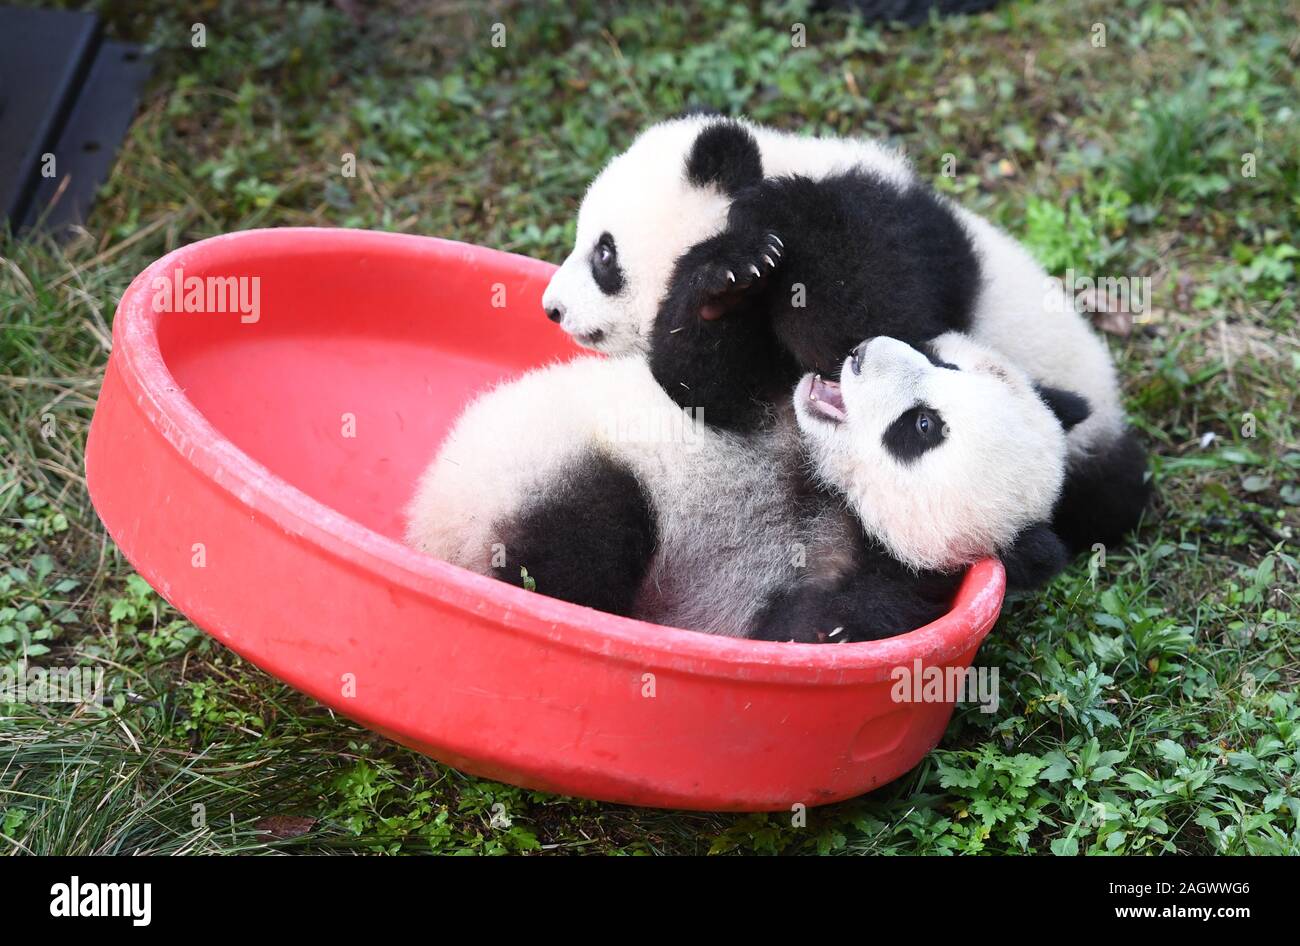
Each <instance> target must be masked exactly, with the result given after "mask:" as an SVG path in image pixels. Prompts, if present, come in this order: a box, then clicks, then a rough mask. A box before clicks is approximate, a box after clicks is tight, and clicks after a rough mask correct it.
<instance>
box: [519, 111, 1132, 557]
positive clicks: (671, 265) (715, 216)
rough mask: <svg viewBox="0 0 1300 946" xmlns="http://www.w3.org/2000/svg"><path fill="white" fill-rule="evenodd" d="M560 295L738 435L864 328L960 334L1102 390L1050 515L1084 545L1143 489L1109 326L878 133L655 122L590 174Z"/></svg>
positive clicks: (559, 310)
mask: <svg viewBox="0 0 1300 946" xmlns="http://www.w3.org/2000/svg"><path fill="white" fill-rule="evenodd" d="M543 307H544V308H545V310H546V313H547V315H548V316H549V317H550V318H551V319H552V320H553V321H556V322H558V323H560V325H561V327H562V328H564V330H565V331H567V332H569V333H570V334H571V335H572V336H573V337H574V339H576V340H577V341H578V342H579V343H580V344H582V345H584V346H586V347H588V348H591V349H594V350H597V351H602V352H605V353H606V354H625V353H629V352H639V353H641V354H644V355H646V356H647V357H649V359H650V364H651V370H652V372H653V373H654V375H655V377H656V378H657V379H658V380H659V382H660V383H661V384H662V385H663V387H664V389H665V390H666V391H667V392H668V394H669V396H670V397H671V398H672V399H673V400H674V401H676V402H677V403H678V404H681V405H683V406H690V407H695V408H702V409H703V410H704V413H705V417H706V419H707V420H708V422H709V423H711V424H714V425H717V426H720V427H723V428H725V429H728V430H733V431H737V432H739V433H745V432H746V431H749V430H751V429H753V428H754V427H755V426H756V425H759V424H761V423H763V418H764V417H765V415H766V413H767V411H768V409H769V408H770V405H772V404H773V403H778V402H779V401H781V400H782V399H784V398H786V397H788V391H789V388H790V385H791V384H792V383H793V381H794V380H795V379H796V378H797V377H798V376H799V375H800V374H802V373H803V372H806V371H820V372H822V373H823V374H825V375H826V376H828V377H832V378H833V377H834V376H835V374H836V373H837V372H838V370H839V364H840V361H841V359H842V358H843V357H844V355H845V353H846V352H847V351H848V350H849V348H850V347H852V346H853V345H854V344H856V342H857V341H858V340H860V339H862V338H866V337H870V336H873V335H888V336H891V337H894V338H897V339H901V340H903V341H907V342H914V343H916V342H923V341H925V340H927V339H930V338H933V337H935V336H937V335H939V334H941V333H943V332H947V331H953V330H956V331H962V332H965V333H967V334H969V335H970V336H971V337H972V338H974V339H975V340H977V341H979V342H980V343H982V344H984V345H987V346H989V347H990V348H993V349H996V350H997V351H999V352H1001V353H1002V354H1004V355H1006V356H1007V357H1008V358H1010V359H1011V360H1012V361H1013V362H1014V363H1016V364H1017V365H1019V366H1020V367H1021V368H1022V369H1023V370H1024V371H1026V372H1027V373H1028V374H1029V376H1031V377H1032V378H1035V379H1037V380H1038V381H1040V382H1042V383H1044V384H1047V385H1051V386H1054V387H1058V388H1061V389H1064V390H1068V391H1073V392H1077V393H1078V394H1079V395H1081V396H1082V397H1083V398H1084V399H1085V400H1086V401H1087V403H1088V405H1089V408H1090V416H1089V417H1088V419H1087V420H1086V421H1084V422H1083V423H1080V424H1079V425H1078V426H1077V427H1075V428H1074V430H1072V431H1071V433H1070V435H1069V438H1068V445H1069V461H1068V475H1067V481H1066V485H1065V488H1064V491H1063V494H1062V497H1061V499H1060V501H1059V503H1058V506H1057V508H1056V510H1055V512H1054V516H1053V523H1054V528H1055V529H1056V531H1057V532H1058V533H1059V534H1060V535H1061V536H1062V537H1063V538H1064V539H1065V540H1066V542H1067V544H1068V545H1070V547H1071V548H1072V549H1075V550H1078V549H1082V548H1086V547H1088V546H1090V545H1091V544H1093V543H1094V542H1113V541H1115V540H1116V539H1118V538H1119V536H1121V535H1122V534H1123V533H1124V532H1126V531H1127V530H1128V529H1130V528H1132V527H1133V526H1134V525H1135V524H1136V522H1137V520H1138V518H1139V517H1140V515H1141V513H1142V510H1143V508H1144V507H1145V505H1146V500H1147V494H1148V487H1147V486H1146V483H1145V469H1146V458H1145V453H1144V451H1143V450H1142V448H1141V446H1140V445H1139V444H1138V443H1137V441H1136V440H1135V439H1134V437H1133V436H1132V434H1131V432H1130V431H1129V430H1128V429H1127V427H1126V425H1125V422H1124V416H1123V408H1122V405H1121V401H1120V395H1119V387H1118V382H1117V379H1116V373H1115V368H1114V365H1113V364H1112V362H1111V359H1110V355H1109V352H1108V350H1107V348H1106V345H1105V343H1104V342H1103V341H1102V340H1101V339H1100V338H1099V337H1098V336H1097V335H1096V334H1095V333H1094V332H1093V331H1092V330H1091V329H1090V328H1089V326H1088V325H1087V323H1086V321H1085V320H1084V319H1083V317H1082V316H1080V315H1079V314H1078V313H1077V312H1076V311H1075V310H1074V308H1073V306H1072V305H1070V304H1069V302H1068V301H1067V298H1066V296H1065V293H1064V292H1063V291H1062V288H1061V287H1060V286H1059V284H1053V283H1052V282H1051V281H1050V280H1049V279H1048V278H1047V274H1046V273H1045V272H1044V270H1043V269H1042V267H1041V266H1039V265H1038V264H1037V263H1036V262H1035V261H1034V259H1033V258H1032V257H1031V256H1030V254H1029V253H1028V252H1027V251H1026V250H1025V249H1024V248H1023V247H1021V246H1020V245H1019V244H1018V243H1017V242H1016V241H1015V240H1013V239H1012V238H1011V237H1010V236H1008V235H1007V234H1006V233H1004V232H1003V231H1002V230H1000V229H998V228H997V227H995V226H993V225H992V224H990V223H989V222H988V221H986V220H984V219H983V218H982V217H979V216H977V215H976V214H973V213H971V212H969V211H967V210H965V209H963V208H961V207H959V206H956V205H954V204H952V203H950V202H949V201H947V200H946V199H944V198H942V197H940V196H939V195H937V194H936V193H935V192H934V191H933V190H932V189H930V188H929V187H927V186H926V185H925V184H924V183H923V182H921V181H920V179H919V178H918V177H917V176H916V174H915V172H914V171H913V170H912V169H911V167H910V166H909V165H908V163H907V162H906V161H905V160H904V159H903V158H902V157H900V156H899V155H898V154H896V153H895V152H893V151H892V150H889V149H888V148H885V147H883V146H881V145H879V144H877V143H875V142H872V141H867V140H848V139H840V138H815V137H804V136H796V135H792V134H788V133H784V132H779V131H775V130H772V129H768V128H763V127H761V126H757V125H752V124H750V123H748V122H745V121H741V120H735V119H730V118H724V117H721V116H717V115H693V116H687V117H683V118H679V119H674V120H671V121H667V122H662V123H659V124H657V125H653V126H651V127H650V128H648V129H646V130H645V131H644V132H643V133H642V134H641V135H640V136H639V137H638V138H637V139H636V141H635V142H633V144H632V146H631V147H630V148H629V149H628V150H627V151H625V152H624V153H622V154H620V155H618V156H617V157H615V158H614V159H613V160H612V161H611V162H610V163H609V164H608V165H607V166H606V167H605V169H604V170H603V171H601V173H600V174H599V175H598V176H597V177H596V179H595V180H594V181H593V182H592V184H591V186H590V188H589V189H588V191H587V194H586V196H585V197H584V199H583V201H582V204H581V207H580V208H579V211H578V220H577V234H576V241H575V245H574V249H573V251H572V253H571V254H570V255H569V257H568V258H567V259H566V260H565V261H564V263H563V265H561V267H560V268H559V270H557V272H556V273H555V275H554V277H553V278H552V280H551V283H550V285H549V286H548V287H547V290H546V293H545V295H544V297H543Z"/></svg>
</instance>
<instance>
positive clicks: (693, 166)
mask: <svg viewBox="0 0 1300 946" xmlns="http://www.w3.org/2000/svg"><path fill="white" fill-rule="evenodd" d="M686 179H687V180H688V181H690V182H691V183H692V184H694V185H695V186H696V187H708V186H710V185H713V186H716V187H719V188H721V189H722V192H723V193H724V194H735V193H737V192H738V191H739V190H740V189H741V188H743V187H749V186H751V185H754V184H757V183H758V182H759V181H761V180H762V179H763V159H762V157H761V156H760V154H759V150H758V142H757V141H755V140H754V136H753V135H751V134H750V133H749V130H748V129H746V128H745V126H743V125H741V124H739V123H737V122H732V121H726V120H723V121H718V122H711V123H710V124H709V125H708V126H706V127H705V129H704V130H703V131H702V132H700V134H699V137H698V138H696V139H695V144H694V145H692V146H691V152H690V154H688V155H687V156H686Z"/></svg>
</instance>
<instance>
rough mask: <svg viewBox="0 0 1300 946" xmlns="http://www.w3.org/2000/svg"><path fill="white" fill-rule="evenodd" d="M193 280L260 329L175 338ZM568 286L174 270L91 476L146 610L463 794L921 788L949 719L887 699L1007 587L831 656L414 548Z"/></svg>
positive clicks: (748, 804) (435, 269) (231, 262)
mask: <svg viewBox="0 0 1300 946" xmlns="http://www.w3.org/2000/svg"><path fill="white" fill-rule="evenodd" d="M178 270H180V271H182V272H183V275H184V277H185V278H188V277H193V276H199V277H209V276H234V277H249V278H251V277H257V278H258V279H259V280H260V300H259V302H260V310H259V316H260V317H259V318H258V320H257V321H256V322H245V321H241V318H240V315H239V313H237V312H232V313H224V314H223V313H216V312H206V313H199V312H157V311H155V305H154V302H155V299H154V297H155V295H156V292H157V289H158V287H159V286H161V285H163V284H160V283H156V282H155V279H157V278H158V277H163V278H165V279H167V280H174V279H175V278H176V273H177V271H178ZM551 271H552V267H551V266H550V265H549V264H546V263H542V262H538V261H536V260H531V259H526V258H523V257H519V256H513V255H510V254H506V253H501V252H497V251H494V250H489V249H484V248H481V247H475V246H467V245H464V244H460V243H453V242H448V241H444V240H436V239H430V238H424V237H412V236H402V235H394V234H385V233H371V232H360V231H349V230H308V229H286V230H267V231H250V232H245V233H236V234H231V235H229V236H222V237H217V238H214V239H210V240H204V241H202V242H200V243H196V244H193V245H191V246H188V247H184V248H183V249H180V250H177V251H176V252H174V253H172V254H170V255H168V256H167V257H165V258H163V259H161V260H159V261H158V262H156V263H155V264H153V265H152V266H151V267H150V268H149V269H147V270H146V271H145V272H143V273H141V274H140V276H139V277H137V279H136V280H135V281H134V282H133V283H132V284H131V287H130V288H129V289H128V290H127V292H126V295H124V296H123V298H122V302H121V305H120V306H119V308H118V312H117V319H116V322H115V324H114V326H113V339H114V344H113V354H112V357H111V358H110V360H109V365H108V371H107V374H106V376H105V379H104V386H103V391H102V393H101V394H100V399H99V406H98V408H97V410H96V412H95V418H94V422H93V424H92V425H91V430H90V439H89V443H88V446H87V451H86V472H87V477H88V480H89V484H90V492H91V496H92V498H93V500H94V503H95V507H96V509H97V510H98V512H99V514H100V516H101V517H102V518H103V520H104V523H105V524H106V525H107V527H108V530H109V532H110V533H111V534H112V536H113V539H114V540H115V541H116V542H117V544H118V545H119V546H120V547H121V549H122V551H123V552H124V553H125V554H126V556H127V558H128V559H130V561H131V563H132V564H133V565H134V566H135V567H136V568H137V569H138V570H139V572H140V573H141V574H142V575H143V576H144V577H145V578H146V579H147V580H148V581H149V583H150V584H152V585H153V586H154V587H155V588H156V589H157V590H158V591H159V592H160V593H161V594H162V595H163V597H165V598H166V599H167V600H168V601H170V602H171V603H172V604H173V605H175V606H176V607H177V608H179V609H180V610H181V611H183V612H184V613H185V614H187V615H188V616H189V617H190V618H191V619H192V620H193V621H194V622H195V623H196V624H197V625H198V626H199V627H202V628H203V629H205V630H206V631H207V632H208V633H210V634H212V635H213V636H214V637H216V638H217V639H218V640H220V641H221V642H222V643H223V644H226V645H227V646H229V647H230V648H232V649H233V650H235V651H237V652H238V653H240V654H242V655H243V656H245V657H246V658H248V659H249V660H251V661H252V662H253V663H255V664H257V665H258V666H260V667H262V668H264V669H265V670H267V671H268V672H270V673H272V674H274V675H275V676H277V677H280V678H281V679H283V680H285V681H287V682H288V683H290V684H292V685H293V686H295V687H297V688H298V689H300V690H302V691H304V692H306V693H308V694H310V695H312V696H313V697H315V698H316V699H318V700H320V701H321V702H323V703H326V704H328V705H329V706H331V707H334V708H335V709H336V710H338V711H339V712H341V713H343V714H345V715H347V716H349V717H351V718H352V719H355V720H357V721H358V722H360V723H362V724H363V725H366V726H369V727H371V728H373V729H375V730H377V731H379V732H381V733H384V734H385V735H387V736H389V737H391V738H393V739H395V740H397V741H399V742H401V743H404V744H406V745H408V746H411V747H413V748H415V749H418V750H420V751H421V752H424V753H427V754H428V755H431V756H433V757H434V758H437V759H440V760H442V761H444V762H447V763H449V764H451V765H454V766H456V767H458V768H461V769H464V770H466V771H469V772H473V773H476V774H479V775H482V776H487V777H491V778H496V779H501V780H504V781H507V782H513V783H516V784H520V785H524V786H528V787H532V788H540V789H547V790H551V791H556V792H561V793H565V794H572V795H582V796H587V797H591V798H598V799H605V800H609V801H618V802H626V803H630V804H636V805H657V806H669V807H681V808H700V809H743V810H759V809H789V807H790V806H791V805H793V804H796V803H803V804H807V805H815V804H822V803H825V802H831V801H835V800H838V799H842V798H846V797H850V796H853V795H857V794H860V793H862V792H864V791H867V790H869V789H872V788H874V787H876V786H878V785H881V784H883V783H885V782H888V781H889V780H891V779H893V778H896V777H897V776H899V775H901V774H902V773H904V772H905V771H907V770H908V769H909V768H910V767H912V766H913V765H915V764H916V763H917V762H918V761H919V760H920V759H921V757H922V756H923V755H924V754H925V753H926V752H928V751H929V750H930V749H931V748H932V747H933V746H934V745H935V744H936V743H937V742H938V740H939V738H940V736H941V735H942V733H943V730H944V727H945V725H946V724H947V721H948V718H949V716H950V715H951V712H952V706H951V705H950V704H945V703H939V704H934V703H930V704H921V703H914V704H908V703H896V702H894V701H893V700H891V696H890V691H891V688H892V687H893V681H892V680H891V678H890V674H891V671H892V670H893V669H894V668H895V667H899V666H903V667H908V668H911V667H913V662H914V660H917V659H919V660H921V661H922V663H923V665H924V666H936V665H937V666H951V665H962V666H965V665H967V664H969V663H970V661H971V659H972V657H973V656H974V654H975V650H976V648H977V647H978V646H979V643H980V641H981V640H982V639H983V638H984V635H985V634H986V633H987V632H988V630H989V628H990V627H991V626H992V624H993V622H994V620H995V619H996V617H997V614H998V609H999V607H1000V605H1001V601H1002V594H1003V585H1004V578H1003V571H1002V567H1001V565H1000V564H998V563H997V562H995V561H987V562H983V563H981V564H979V565H977V566H975V567H974V568H973V569H971V571H970V574H969V575H968V576H967V578H966V581H965V583H964V584H963V586H962V589H961V592H960V594H959V596H958V598H957V601H956V603H955V606H954V608H953V610H952V612H951V613H950V614H948V615H946V616H945V617H944V618H943V619H941V620H939V621H936V622H935V623H933V624H931V625H929V626H927V627H925V628H922V629H920V630H917V631H915V632H913V633H911V634H907V635H904V636H902V637H897V638H894V639H891V640H886V641H878V642H872V643H863V644H840V645H821V646H815V645H796V644H776V643H763V642H754V641H743V640H730V639H723V638H714V637H709V636H706V635H703V634H698V633H695V632H692V631H686V630H676V629H672V628H664V627H658V626H654V625H648V624H642V623H639V622H636V621H631V620H628V619H625V618H619V617H613V616H611V615H607V614H603V613H600V612H597V611H593V610H590V609H587V608H582V607H577V606H575V605H571V604H567V603H564V602H561V601H557V600H553V599H551V598H547V597H544V596H542V595H539V594H536V593H531V592H527V591H523V590H521V589H516V588H513V587H508V586H506V585H504V584H501V583H498V582H495V581H492V580H491V579H488V578H484V577H482V576H479V575H475V574H471V573H470V572H467V571H464V570H462V569H459V568H456V567H454V566H451V565H448V564H445V563H443V562H439V561H435V560H434V559H432V558H429V557H427V556H424V555H421V554H418V553H416V552H414V551H412V550H410V549H408V548H406V547H404V546H403V545H402V544H401V542H400V535H401V529H402V520H401V514H400V511H401V507H402V506H403V504H404V503H405V502H406V500H407V497H408V496H409V495H410V493H411V491H412V489H413V485H414V482H415V479H416V476H417V474H418V473H419V471H420V470H421V469H422V468H423V466H424V464H425V463H427V462H428V461H429V460H430V458H431V457H432V454H433V452H434V449H435V446H436V444H437V443H438V441H439V439H440V438H441V436H442V435H443V434H444V432H445V431H446V430H447V428H448V426H449V425H450V423H451V422H452V420H453V419H454V418H455V417H456V415H457V413H458V412H459V411H460V409H461V407H462V406H463V405H464V404H465V402H466V400H467V399H468V398H469V397H470V396H471V395H472V394H474V393H475V392H477V391H480V390H482V389H483V388H484V387H485V386H487V385H489V384H490V383H492V382H494V381H496V380H497V379H500V378H503V377H507V376H512V375H515V374H518V373H519V372H521V371H523V370H524V369H526V368H528V367H530V366H532V365H536V364H539V363H541V362H544V361H548V360H552V359H554V358H556V357H560V356H568V355H570V354H572V353H573V351H574V349H573V347H572V345H571V343H570V342H569V341H568V339H567V337H566V336H565V335H564V334H563V333H562V332H561V331H560V330H559V329H557V328H556V327H555V326H554V325H552V324H551V323H550V322H548V321H547V320H546V318H545V317H544V316H543V314H542V312H541V308H540V301H539V300H540V297H541V293H542V289H543V288H544V286H545V285H546V281H547V279H548V278H549V276H550V273H551ZM248 285H250V286H251V283H250V284H248ZM503 293H504V296H503V295H502V294H503ZM503 298H504V302H505V305H504V307H500V306H496V305H494V304H493V303H494V302H497V303H499V302H501V301H502V299H503ZM349 424H353V425H354V433H355V436H346V435H345V434H346V433H347V432H348V431H347V430H346V429H345V428H346V427H347V425H349ZM353 688H354V692H353Z"/></svg>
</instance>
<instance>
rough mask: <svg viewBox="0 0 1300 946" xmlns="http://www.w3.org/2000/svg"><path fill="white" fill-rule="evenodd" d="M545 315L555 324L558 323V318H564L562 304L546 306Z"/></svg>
mask: <svg viewBox="0 0 1300 946" xmlns="http://www.w3.org/2000/svg"><path fill="white" fill-rule="evenodd" d="M546 317H547V318H548V319H550V320H551V321H552V322H554V323H555V324H556V325H559V324H560V320H561V319H563V318H564V306H562V305H559V304H556V305H552V306H548V307H547V309H546Z"/></svg>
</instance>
